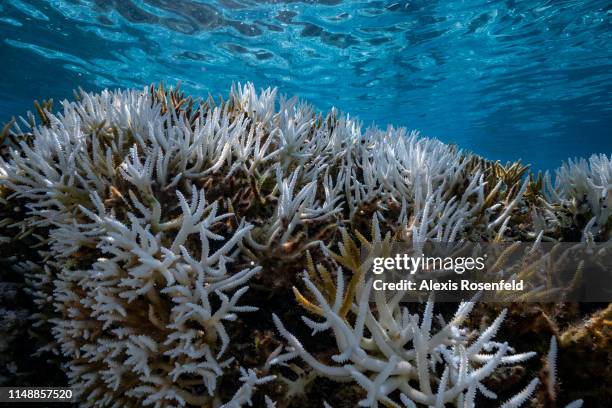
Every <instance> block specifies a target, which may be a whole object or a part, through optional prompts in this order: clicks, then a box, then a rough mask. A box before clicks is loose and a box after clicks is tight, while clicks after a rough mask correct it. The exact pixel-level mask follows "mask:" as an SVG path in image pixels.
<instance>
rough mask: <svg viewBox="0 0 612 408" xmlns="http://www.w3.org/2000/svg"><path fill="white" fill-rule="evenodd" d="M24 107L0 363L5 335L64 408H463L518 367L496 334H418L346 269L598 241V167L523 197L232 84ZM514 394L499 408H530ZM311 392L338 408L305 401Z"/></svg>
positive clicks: (514, 177) (415, 316)
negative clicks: (22, 341) (436, 249)
mask: <svg viewBox="0 0 612 408" xmlns="http://www.w3.org/2000/svg"><path fill="white" fill-rule="evenodd" d="M36 107H37V109H36V110H37V113H38V116H39V121H40V123H38V124H37V123H36V118H35V116H34V115H32V114H29V115H28V116H27V117H25V118H20V120H19V121H15V122H13V123H11V124H10V125H9V126H7V127H5V129H4V130H3V132H2V136H1V139H2V143H1V144H2V147H1V148H2V150H0V204H1V205H0V252H2V254H3V255H4V254H5V253H7V254H11V256H12V257H13V258H12V259H13V261H10V263H11V265H15V266H18V267H17V269H16V270H19V271H21V272H20V273H18V275H19V277H18V278H16V279H17V281H19V282H18V283H19V285H23V286H24V287H25V289H24V291H23V292H24V293H27V295H28V297H29V299H30V303H29V306H28V307H29V308H30V309H24V310H25V311H21V309H19V310H17V309H15V310H10V309H2V310H3V311H2V321H3V324H2V325H1V326H0V330H2V335H3V342H4V343H3V344H2V346H3V347H5V348H6V347H12V346H10V345H9V343H10V342H11V341H13V340H11V339H14V338H15V336H16V335H17V334H16V333H21V332H23V330H24V328H23V327H22V328H19V327H16V325H15V324H14V323H12V322H15V321H16V320H17V319H16V318H15V316H17V315H18V314H20V316H21V315H24V314H27V315H28V316H29V319H30V320H31V321H32V322H33V327H32V328H31V329H30V331H31V333H30V335H31V336H33V337H34V338H35V339H36V341H37V344H39V343H40V347H39V352H40V353H44V354H47V355H50V356H52V357H49V358H48V359H49V360H50V361H51V362H55V363H56V364H57V365H58V366H61V368H62V370H63V371H64V372H65V373H66V375H67V376H68V383H69V384H70V385H71V386H73V387H74V388H75V391H76V392H77V393H78V394H79V395H78V398H79V399H80V401H82V403H83V405H86V406H116V407H119V406H121V407H128V406H141V405H152V406H156V407H167V406H205V407H218V406H225V407H238V406H243V405H245V404H249V403H253V404H254V405H255V406H267V407H273V406H276V407H279V408H280V407H288V406H299V404H301V403H302V402H300V401H310V402H308V403H311V404H314V403H316V404H318V405H319V406H323V404H325V405H331V406H336V407H339V406H343V405H339V404H348V405H344V406H354V405H355V404H359V405H360V406H377V404H378V403H379V402H380V403H382V404H386V405H387V406H401V405H400V404H404V405H405V406H414V405H415V403H418V404H425V405H432V406H443V405H444V404H446V403H447V402H452V403H454V404H456V405H458V406H471V405H473V404H476V405H479V404H480V401H481V400H482V398H493V397H494V396H495V393H494V392H493V391H492V390H490V389H489V386H488V385H487V381H489V380H488V378H489V377H494V376H495V375H501V374H499V373H500V372H502V371H503V370H505V369H506V368H508V367H507V366H510V367H522V366H523V365H524V364H527V363H525V361H526V360H527V359H528V358H529V357H533V356H534V353H532V352H531V351H529V349H527V350H519V349H517V351H516V353H515V352H514V349H513V348H512V347H511V346H510V344H511V343H510V342H509V341H503V342H502V341H497V342H496V341H493V337H494V336H495V334H496V332H497V330H498V328H499V327H500V326H501V323H502V320H503V319H504V316H505V315H506V313H508V312H505V311H504V312H501V314H500V315H499V317H498V318H497V319H495V320H494V321H492V322H491V321H490V320H489V321H488V323H487V322H485V323H483V324H484V326H483V327H481V326H480V323H481V322H477V321H476V320H475V319H474V318H472V319H468V313H469V311H470V309H471V308H472V307H473V306H474V305H473V303H472V302H466V303H463V304H461V305H460V306H459V308H458V311H457V312H456V313H455V315H454V316H452V315H450V316H446V318H445V317H443V316H444V313H442V314H441V315H440V316H438V317H437V318H436V319H434V315H433V302H428V303H427V304H426V305H425V306H424V309H419V310H416V311H414V312H416V313H414V312H412V313H411V312H409V311H408V309H407V308H402V307H400V305H399V304H397V303H386V301H384V300H383V299H379V300H378V301H377V302H376V303H375V304H374V305H373V306H371V305H369V303H368V301H367V300H368V294H367V289H366V288H367V287H368V285H367V284H366V283H365V282H364V279H363V273H362V272H363V264H362V262H361V260H360V259H359V251H360V249H361V248H363V247H367V248H370V250H371V251H379V250H383V249H384V245H385V244H384V243H385V242H386V243H388V242H390V241H391V240H393V239H400V240H403V241H405V242H411V243H413V245H414V246H415V247H418V246H420V245H422V244H423V243H425V242H428V241H436V242H455V241H459V240H462V241H473V242H480V241H485V242H514V241H534V242H540V241H552V242H560V241H568V242H572V241H574V242H580V241H581V242H584V243H590V242H601V241H610V239H611V234H612V222H611V221H610V214H611V213H610V208H609V203H610V199H611V198H610V190H611V189H612V158H609V157H607V156H605V155H599V156H593V157H591V158H590V159H589V160H588V161H585V160H580V161H576V162H569V163H568V164H565V165H564V166H563V167H561V168H560V169H559V170H558V171H557V174H556V178H555V180H554V181H553V180H552V177H551V176H550V175H548V174H546V175H544V176H541V175H540V176H538V177H533V176H532V175H529V174H528V168H527V167H526V166H523V165H521V164H520V163H509V164H506V165H502V164H500V163H497V162H495V163H494V162H490V161H487V160H485V159H482V158H480V157H477V156H474V155H472V154H470V153H467V152H463V151H460V150H458V149H457V148H455V147H454V146H450V145H446V144H443V143H441V142H439V141H437V140H433V139H427V138H421V137H419V136H418V134H416V133H414V132H413V133H406V132H405V131H404V130H403V129H395V128H393V127H389V128H388V129H387V130H379V129H375V128H369V129H367V130H365V131H363V130H362V127H361V124H360V123H359V122H358V121H356V120H354V119H351V118H350V117H349V116H344V115H341V114H339V113H338V112H337V111H336V110H332V111H330V112H329V113H328V114H327V115H325V116H323V115H321V114H318V113H316V112H315V110H314V109H313V108H312V107H311V106H309V105H307V104H304V103H301V102H300V101H298V100H297V99H295V98H293V99H286V98H284V97H280V98H277V91H276V90H275V89H266V90H263V91H261V92H260V93H259V94H258V93H257V92H256V91H255V88H254V87H253V85H251V84H247V85H245V86H237V87H234V88H233V89H232V91H231V94H230V96H229V98H228V100H227V101H219V102H215V101H214V100H213V99H212V98H208V99H207V100H194V99H192V98H190V97H186V96H185V95H183V94H182V93H181V92H180V91H179V90H173V89H170V90H165V89H164V88H163V87H159V88H154V87H150V88H145V89H144V90H142V91H136V90H128V91H114V92H110V91H103V92H102V93H100V94H91V93H86V92H81V93H79V94H78V95H77V98H76V101H75V102H68V101H64V102H63V103H62V105H61V110H60V112H58V113H53V112H52V111H51V104H50V103H47V102H44V103H42V104H37V105H36ZM368 230H371V233H370V237H369V238H366V237H365V236H364V235H362V232H364V231H368ZM354 239H357V240H358V241H359V243H360V244H359V245H358V244H357V243H356V242H355V241H354ZM359 246H361V248H359ZM11 265H9V266H10V267H11V270H14V269H15V268H14V267H13V266H11ZM5 268H9V267H8V266H7V267H5ZM304 270H306V271H307V272H306V274H303V272H304ZM11 273H12V272H11ZM3 276H4V275H3ZM300 277H302V278H303V279H300ZM20 279H21V280H20ZM3 281H4V279H3ZM292 287H293V288H294V289H293V291H292ZM3 288H4V286H3ZM6 288H7V290H8V291H9V292H10V290H9V289H10V288H9V287H8V286H7V287H6ZM304 288H306V289H307V290H308V292H307V293H308V295H307V296H305V295H303V293H306V292H305V291H304ZM3 290H4V289H3ZM294 296H295V299H294ZM299 307H303V308H305V310H306V312H307V313H308V314H309V316H310V317H308V316H304V322H305V323H306V324H307V326H308V327H310V328H311V329H313V330H314V331H315V332H317V333H318V332H323V333H324V335H320V336H318V339H313V338H312V337H311V336H309V335H308V332H307V331H305V330H304V329H303V328H301V329H300V328H299V327H298V325H297V324H295V322H294V321H295V320H296V317H298V316H299V315H300V314H301V313H302V312H301V310H300V309H298V308H299ZM511 307H512V306H511ZM255 311H257V316H255V315H254V312H255ZM446 312H448V311H446ZM273 314H274V317H272V315H273ZM509 314H510V315H512V308H511V309H510V310H509ZM314 316H318V318H320V319H322V322H318V321H315V320H313V319H311V317H314ZM490 316H491V314H489V315H488V316H487V318H489V319H490ZM577 318H582V316H577ZM484 320H486V319H484ZM283 322H284V323H283ZM607 322H608V323H609V321H607ZM285 324H286V325H287V327H285ZM606 324H607V323H606ZM289 326H291V327H289ZM274 328H276V329H278V332H279V333H280V336H279V335H278V334H276V333H274ZM434 328H436V329H438V330H437V331H435V332H432V329H434ZM328 331H329V332H328ZM292 333H294V334H295V335H294V334H292ZM603 336H605V337H606V338H607V339H608V340H607V341H608V342H609V338H610V337H609V331H608V332H603ZM298 338H301V339H303V340H302V342H303V343H302V342H300V340H298ZM549 339H550V337H547V338H545V339H543V340H542V339H540V341H541V342H545V343H546V344H548V341H549ZM563 339H564V338H563V337H562V338H561V343H560V353H563V348H564V344H565V343H564V341H565V340H563ZM542 344H544V343H540V345H539V346H538V345H537V344H534V346H535V347H536V348H537V349H538V351H541V350H542V346H541V345H542ZM306 350H309V351H306ZM335 350H337V352H336V351H335ZM608 350H609V347H608ZM551 353H552V352H551ZM554 354H556V353H554ZM298 356H299V357H301V359H302V360H303V362H305V364H303V363H300V360H299V359H295V360H293V359H294V358H295V357H298ZM298 364H300V365H298ZM531 369H532V371H533V367H531ZM9 371H10V372H11V373H12V374H11V373H9V374H5V373H4V372H3V373H2V375H4V376H6V375H17V374H16V371H17V369H13V370H9ZM516 371H517V372H519V371H521V370H520V369H518V368H517V370H516ZM523 371H525V370H523ZM524 374H525V373H524V372H523V374H522V375H519V377H520V378H519V379H518V380H517V381H518V382H521V383H522V384H523V385H522V386H523V387H525V388H524V389H523V390H522V391H521V386H520V385H519V386H518V387H517V388H516V389H514V390H513V391H512V392H511V393H502V395H501V397H502V398H503V399H505V400H506V401H507V402H506V403H505V405H504V406H508V407H516V406H520V405H522V404H524V403H526V402H527V401H528V400H529V399H530V398H531V397H532V395H534V397H533V398H535V399H537V398H538V395H539V393H535V390H536V388H537V387H538V381H539V380H538V379H537V378H534V379H533V380H531V382H529V381H528V380H527V381H525V380H523V377H525V375H524ZM532 377H534V376H533V375H532ZM525 378H526V377H525ZM555 378H563V372H562V370H559V372H558V373H557V377H555ZM326 381H327V382H329V381H334V382H335V381H343V383H342V385H341V389H340V390H339V392H337V393H334V394H336V395H348V397H347V398H346V400H345V401H344V402H342V403H339V402H338V401H336V400H334V398H333V395H331V394H332V393H330V394H328V395H323V394H325V393H321V392H318V393H317V394H319V395H312V393H309V389H311V388H314V387H313V384H316V385H317V387H319V386H321V387H323V388H322V389H325V387H329V384H327V383H326ZM347 381H348V382H347ZM506 394H507V395H506ZM287 395H290V396H291V398H287ZM578 397H579V396H577V398H578ZM590 397H591V398H594V399H593V401H598V400H597V396H590ZM351 398H352V399H351ZM313 401H315V402H313ZM555 403H556V401H555ZM292 404H293V405H292ZM306 406H312V405H306ZM573 406H579V404H578V402H576V403H574V405H573Z"/></svg>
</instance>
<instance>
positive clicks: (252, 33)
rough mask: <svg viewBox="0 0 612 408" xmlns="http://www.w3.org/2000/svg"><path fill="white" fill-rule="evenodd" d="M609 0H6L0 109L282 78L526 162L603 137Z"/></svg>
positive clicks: (609, 112) (300, 90)
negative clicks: (116, 91) (102, 92)
mask: <svg viewBox="0 0 612 408" xmlns="http://www.w3.org/2000/svg"><path fill="white" fill-rule="evenodd" d="M611 28H612V3H611V2H610V1H581V0H573V1H561V0H548V1H542V0H538V1H536V0H527V1H519V0H499V1H484V0H464V1H435V0H411V1H408V0H402V1H393V0H390V1H386V0H378V1H341V0H319V1H317V0H302V1H297V0H287V1H276V0H267V1H266V0H259V1H255V0H218V1H202V0H199V1H198V0H46V1H44V0H2V1H0V74H1V75H2V81H1V82H0V121H6V120H8V119H9V118H10V117H11V116H13V115H16V114H17V115H18V114H22V113H24V112H25V111H26V110H29V109H31V107H32V100H34V99H42V98H48V97H52V98H54V99H56V100H61V99H63V98H66V97H71V95H72V90H73V89H74V88H76V87H83V88H85V89H88V90H99V89H102V88H105V87H113V88H114V87H139V88H140V87H142V86H143V85H145V84H149V83H152V82H159V81H162V80H163V81H164V82H165V83H169V84H173V83H177V82H179V81H180V82H181V83H182V86H183V88H184V89H185V90H187V91H189V92H190V93H193V94H196V95H202V96H206V95H207V94H208V93H209V92H210V93H211V94H213V95H215V96H216V95H219V94H221V95H226V94H227V92H228V90H229V87H230V85H231V83H232V82H234V81H236V82H237V81H242V82H244V81H253V82H255V84H256V85H257V86H258V87H267V86H278V87H279V88H280V89H281V91H282V92H283V93H285V94H288V95H299V96H300V97H303V98H305V99H307V100H308V101H310V102H311V103H313V104H314V105H315V106H317V107H318V108H320V109H328V108H329V107H331V106H332V105H333V106H337V107H338V108H339V109H341V110H342V111H345V112H349V113H350V114H351V115H353V116H358V117H359V118H361V119H362V121H363V122H364V124H366V125H367V124H370V123H375V124H377V125H379V126H386V124H387V123H392V124H396V125H401V126H406V127H408V128H410V129H419V130H420V131H421V133H422V134H423V135H426V136H431V137H436V138H439V139H441V140H443V141H445V142H449V143H456V144H458V145H459V146H460V147H462V148H465V149H468V150H471V151H474V152H476V153H479V154H482V155H484V156H486V157H488V158H491V159H499V160H502V161H506V160H516V159H519V158H520V159H522V160H523V161H524V162H528V163H532V164H533V167H534V168H536V169H549V168H554V167H557V166H558V165H559V164H560V163H561V161H562V160H564V159H566V158H567V157H573V156H588V155H590V154H592V153H595V152H598V153H608V154H609V153H611V152H612V103H611V100H612V98H611V96H612V46H611V44H612V41H611V40H612V30H611Z"/></svg>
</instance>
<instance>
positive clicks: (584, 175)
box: [546, 154, 612, 240]
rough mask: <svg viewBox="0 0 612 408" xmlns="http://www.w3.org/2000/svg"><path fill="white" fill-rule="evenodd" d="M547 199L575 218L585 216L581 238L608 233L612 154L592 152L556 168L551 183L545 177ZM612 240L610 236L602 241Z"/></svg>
mask: <svg viewBox="0 0 612 408" xmlns="http://www.w3.org/2000/svg"><path fill="white" fill-rule="evenodd" d="M546 180H547V189H546V194H547V195H546V197H547V199H548V201H549V202H551V203H557V204H559V205H562V206H564V207H565V208H567V209H568V210H569V211H570V212H571V213H572V215H573V216H574V217H576V216H580V215H583V216H586V217H587V219H586V221H588V222H586V225H585V226H584V230H583V240H586V239H591V240H592V239H593V236H597V235H599V234H601V233H602V232H606V228H607V229H608V231H607V232H608V234H610V219H611V218H612V156H610V157H608V156H606V155H605V154H594V155H592V156H591V157H590V158H589V159H588V160H585V159H575V160H571V159H570V160H568V161H567V163H563V165H562V166H561V167H560V168H558V169H557V170H556V178H555V181H554V183H553V182H552V181H551V180H550V177H547V179H546ZM609 239H612V235H609V236H608V237H604V240H609Z"/></svg>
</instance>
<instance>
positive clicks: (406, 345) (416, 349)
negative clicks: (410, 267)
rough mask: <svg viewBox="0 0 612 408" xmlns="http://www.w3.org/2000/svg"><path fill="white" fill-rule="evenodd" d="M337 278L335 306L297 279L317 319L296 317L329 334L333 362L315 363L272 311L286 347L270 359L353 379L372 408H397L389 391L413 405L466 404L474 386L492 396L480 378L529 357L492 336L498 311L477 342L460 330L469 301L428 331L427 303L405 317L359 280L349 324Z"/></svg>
mask: <svg viewBox="0 0 612 408" xmlns="http://www.w3.org/2000/svg"><path fill="white" fill-rule="evenodd" d="M338 276H339V278H338V282H337V288H338V292H337V294H336V297H335V299H336V300H335V302H334V304H329V303H328V301H327V300H326V299H325V296H324V295H323V294H322V293H321V291H320V290H319V289H318V288H317V287H316V285H314V284H313V283H312V281H311V280H310V279H309V277H308V276H307V275H305V276H304V282H305V284H306V287H307V288H308V289H309V290H310V291H311V292H312V294H313V295H314V297H315V299H316V301H317V305H318V306H319V307H320V308H321V310H322V312H323V316H322V317H323V319H324V320H323V321H322V322H314V321H312V320H310V319H309V318H306V317H303V320H304V322H305V323H306V324H307V325H308V326H309V327H310V328H311V329H312V330H313V333H319V332H324V331H327V330H330V331H331V335H332V336H333V338H334V339H335V341H336V345H337V348H338V352H337V353H336V354H335V355H334V356H332V360H333V361H334V362H335V363H336V364H335V365H329V364H325V363H323V362H320V361H318V360H317V359H316V358H315V357H314V356H313V355H311V354H310V353H309V352H308V351H307V350H305V349H304V347H303V346H302V344H301V343H300V341H299V340H298V339H297V338H296V337H295V336H294V335H293V334H291V333H290V332H289V331H287V329H286V328H285V327H284V325H283V323H282V322H281V320H280V319H279V318H278V317H277V316H274V322H275V324H276V326H277V329H278V330H279V333H280V334H281V335H282V336H283V337H284V338H285V339H286V340H287V341H288V343H289V346H288V353H286V354H283V355H280V356H278V357H276V359H275V361H274V363H281V362H285V361H287V360H290V359H293V358H295V357H298V356H299V357H301V358H302V359H303V360H304V361H305V362H306V363H307V364H308V365H310V366H311V367H312V368H313V369H315V370H316V371H317V372H319V373H320V374H321V375H323V376H326V377H329V378H332V379H334V380H337V381H350V380H354V381H356V382H357V384H359V385H360V386H361V387H362V388H364V390H365V391H367V397H366V398H365V399H363V400H362V401H360V403H359V405H360V406H364V407H377V406H379V403H382V404H383V405H384V406H395V407H399V406H402V405H400V401H394V400H393V399H392V397H391V396H390V394H392V393H394V392H395V391H399V392H400V393H401V394H402V395H403V396H402V401H401V403H403V404H404V406H411V405H410V404H414V403H415V402H416V403H420V404H425V405H428V406H436V407H443V406H444V404H446V403H453V404H455V405H456V406H460V407H463V406H464V405H465V406H472V405H473V403H474V397H475V395H476V394H475V393H476V391H477V390H478V391H480V392H482V393H483V394H484V395H485V396H487V397H488V398H496V395H495V394H494V393H493V392H492V391H490V390H488V389H487V388H486V387H485V386H484V385H483V383H482V381H483V380H484V379H485V378H486V377H488V376H490V375H491V374H492V373H493V371H494V370H495V369H496V368H497V367H498V366H500V365H505V364H516V363H520V362H523V361H525V360H527V359H529V358H531V357H533V356H534V355H535V353H532V352H528V353H520V354H512V353H513V349H512V348H511V347H509V346H508V344H507V343H503V342H496V341H494V340H493V338H494V336H495V334H496V332H497V330H498V329H499V327H500V325H501V324H502V322H503V320H504V317H505V314H506V312H505V311H503V312H502V313H501V314H500V315H499V316H498V317H497V319H495V321H494V322H493V323H492V324H491V325H490V326H489V327H488V328H487V329H486V330H484V331H483V332H482V333H480V334H479V336H478V337H477V338H476V339H471V335H472V334H473V333H471V331H470V330H468V329H466V328H464V327H462V323H463V322H464V321H465V319H466V318H467V317H468V315H469V313H470V311H471V309H472V307H473V305H474V303H473V302H464V303H462V304H460V305H459V308H458V310H457V312H456V313H455V315H454V317H453V318H452V319H451V320H450V321H449V322H448V323H442V324H441V327H440V329H439V330H438V331H436V332H432V328H433V325H434V315H433V305H434V304H433V301H431V300H430V301H428V302H427V305H426V308H425V312H424V314H423V316H419V315H418V314H411V313H410V312H409V311H408V309H407V308H405V307H401V305H400V303H399V300H400V298H399V297H396V298H394V299H392V300H391V301H386V300H385V299H384V298H383V297H381V296H380V295H376V294H375V295H374V296H375V297H374V299H375V302H374V305H373V306H372V305H370V288H371V287H372V285H371V282H366V283H362V285H361V287H360V288H359V289H358V290H357V291H356V295H355V299H354V300H353V302H352V306H351V309H352V311H353V312H354V313H355V320H354V323H350V322H349V321H348V320H347V319H345V318H342V317H341V316H340V315H339V312H340V307H341V300H342V299H343V298H344V295H345V294H344V292H343V284H342V282H341V279H342V274H341V273H339V274H338ZM383 296H384V295H383ZM366 333H369V334H366ZM439 373H442V374H439ZM436 385H437V389H436V388H435V387H436ZM518 398H519V396H517V397H516V398H515V399H517V400H518ZM512 406H518V405H512Z"/></svg>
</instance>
